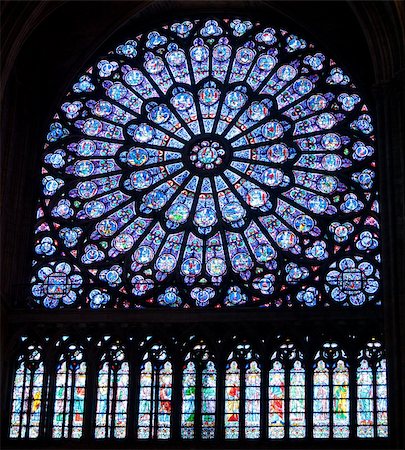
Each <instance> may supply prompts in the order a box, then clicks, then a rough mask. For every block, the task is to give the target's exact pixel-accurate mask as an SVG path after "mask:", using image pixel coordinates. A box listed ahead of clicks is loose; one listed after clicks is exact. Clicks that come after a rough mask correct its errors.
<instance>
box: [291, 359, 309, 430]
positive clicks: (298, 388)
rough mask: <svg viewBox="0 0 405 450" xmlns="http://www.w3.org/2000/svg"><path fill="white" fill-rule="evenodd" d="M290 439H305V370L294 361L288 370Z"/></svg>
mask: <svg viewBox="0 0 405 450" xmlns="http://www.w3.org/2000/svg"><path fill="white" fill-rule="evenodd" d="M289 397H290V398H289V425H290V431H289V436H290V438H303V437H305V429H306V425H305V369H304V368H303V366H302V362H301V361H295V362H294V364H293V367H292V368H291V370H290V386H289Z"/></svg>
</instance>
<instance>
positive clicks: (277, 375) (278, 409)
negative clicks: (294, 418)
mask: <svg viewBox="0 0 405 450" xmlns="http://www.w3.org/2000/svg"><path fill="white" fill-rule="evenodd" d="M268 392H269V423H268V435H269V438H270V439H282V438H283V437H284V435H285V370H284V368H283V365H282V363H281V362H280V361H274V362H273V364H272V368H271V369H270V371H269V390H268Z"/></svg>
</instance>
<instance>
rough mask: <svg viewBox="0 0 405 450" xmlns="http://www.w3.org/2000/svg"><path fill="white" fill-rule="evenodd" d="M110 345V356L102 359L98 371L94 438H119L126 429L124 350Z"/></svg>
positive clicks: (126, 397)
mask: <svg viewBox="0 0 405 450" xmlns="http://www.w3.org/2000/svg"><path fill="white" fill-rule="evenodd" d="M114 347H115V348H113V349H111V353H112V354H111V358H108V360H107V361H105V362H103V363H102V367H101V368H100V370H99V373H98V388H97V406H96V424H95V430H94V436H95V437H96V438H97V439H102V438H112V437H114V438H116V439H123V438H125V437H126V433H127V415H128V390H129V365H128V362H127V361H125V360H124V358H125V355H124V352H123V351H122V350H121V349H119V348H117V347H116V346H114ZM105 359H106V357H104V358H103V360H105Z"/></svg>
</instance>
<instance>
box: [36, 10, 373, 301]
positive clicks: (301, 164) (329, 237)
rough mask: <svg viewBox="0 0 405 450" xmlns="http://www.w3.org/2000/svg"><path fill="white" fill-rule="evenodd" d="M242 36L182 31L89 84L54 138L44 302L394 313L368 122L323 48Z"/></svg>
mask: <svg viewBox="0 0 405 450" xmlns="http://www.w3.org/2000/svg"><path fill="white" fill-rule="evenodd" d="M240 23H241V22H240V20H239V19H232V18H230V19H226V20H225V19H224V20H219V19H212V20H195V21H188V20H186V21H184V22H182V23H168V24H164V26H162V27H161V28H160V29H157V30H153V32H151V33H149V32H147V33H145V34H139V35H134V36H130V39H129V40H128V41H127V42H123V43H122V44H121V45H118V46H117V47H116V48H115V50H113V51H111V52H109V53H108V54H106V55H104V56H102V57H100V58H99V59H98V60H97V61H96V62H95V64H94V65H93V66H91V67H89V68H88V70H87V71H86V72H85V73H84V74H83V75H82V76H80V77H78V78H77V80H75V82H74V83H73V86H72V89H71V91H70V92H69V93H68V95H67V96H66V98H65V100H64V102H63V103H62V105H61V107H60V109H59V110H58V112H57V114H56V115H55V116H54V119H53V121H52V123H51V124H50V127H49V132H48V134H47V143H46V146H45V156H44V165H43V169H42V173H43V180H42V186H43V195H42V197H41V205H40V207H39V209H38V225H37V228H36V235H35V236H36V237H35V239H36V241H35V252H36V254H37V258H36V260H35V262H34V269H33V278H32V286H33V287H32V295H33V298H34V299H35V301H37V302H38V303H42V304H44V305H45V306H47V307H57V306H66V305H70V306H71V305H76V306H79V305H81V306H83V305H89V306H91V307H92V305H93V304H94V302H92V301H91V299H92V297H91V296H90V293H91V292H94V290H95V289H96V290H97V291H98V292H103V293H104V294H105V295H104V294H103V295H104V297H103V299H104V300H105V301H104V300H103V304H102V305H98V307H101V306H102V307H108V306H122V307H127V308H131V307H151V306H165V305H166V306H170V307H173V306H176V307H185V306H187V307H189V306H191V307H193V306H194V307H201V306H204V307H206V306H216V307H221V306H223V307H226V306H236V305H238V304H243V305H244V306H249V305H262V306H268V307H283V306H288V305H292V306H293V305H296V306H298V307H305V306H307V307H313V306H314V305H316V304H320V305H330V304H335V305H360V304H364V303H366V302H369V301H374V302H378V301H379V300H378V296H377V294H378V288H379V278H380V275H379V270H378V269H379V253H378V252H379V248H378V241H379V224H378V203H377V200H376V189H375V185H374V183H375V163H374V159H373V154H374V134H373V124H372V120H371V117H370V115H369V112H368V109H367V106H366V105H365V104H364V103H363V102H362V100H361V97H360V95H359V93H358V91H357V89H356V86H355V85H354V84H353V83H352V81H351V79H350V77H349V76H348V75H347V74H346V73H345V72H344V71H343V70H342V69H341V68H340V67H339V65H338V64H337V63H335V62H334V61H333V60H331V59H329V58H327V57H326V55H324V54H323V53H322V52H321V51H320V50H318V49H317V48H316V47H315V46H314V45H312V44H310V43H308V42H306V41H305V40H304V39H302V38H300V37H298V36H296V35H294V34H292V33H289V32H287V31H285V30H284V29H274V28H271V27H269V26H267V25H266V24H261V23H258V22H250V21H249V20H246V21H244V22H243V24H245V25H246V26H243V27H241V26H239V25H240ZM349 260H350V261H351V263H350V264H351V265H350V264H349V263H348V261H349ZM62 263H63V268H64V272H63V274H62V275H61V273H62V272H60V271H59V270H56V269H57V268H58V267H60V264H62ZM44 271H45V272H46V274H48V272H49V273H53V274H55V276H54V275H52V277H50V276H48V275H47V276H44V275H43V274H44V273H45V272H44ZM71 274H75V275H74V276H75V277H76V278H77V280H80V283H79V281H77V280H76V279H73V281H72V278H71V277H72V276H73V275H71ZM69 277H70V278H69ZM79 277H80V278H79ZM75 283H76V284H75ZM49 286H52V289H51V288H49ZM75 289H76V291H77V292H76V291H75ZM72 292H75V294H74V295H73V294H72ZM308 292H309V293H313V292H316V293H317V295H316V296H314V295H309V294H308ZM107 293H108V294H107ZM196 293H198V295H197V294H196ZM169 294H170V295H169ZM203 297H204V299H203V300H201V299H202V298H203ZM172 298H175V301H169V299H172ZM235 298H237V299H238V300H235ZM306 298H311V301H310V302H306V301H305V299H306ZM314 299H315V300H314Z"/></svg>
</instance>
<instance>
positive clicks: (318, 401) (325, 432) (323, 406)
mask: <svg viewBox="0 0 405 450" xmlns="http://www.w3.org/2000/svg"><path fill="white" fill-rule="evenodd" d="M313 381H314V394H313V395H314V398H313V408H314V409H313V436H314V438H328V437H329V435H330V401H329V396H330V384H329V369H328V368H327V367H326V364H325V361H323V360H320V361H318V362H317V364H316V366H315V369H314V375H313Z"/></svg>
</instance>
